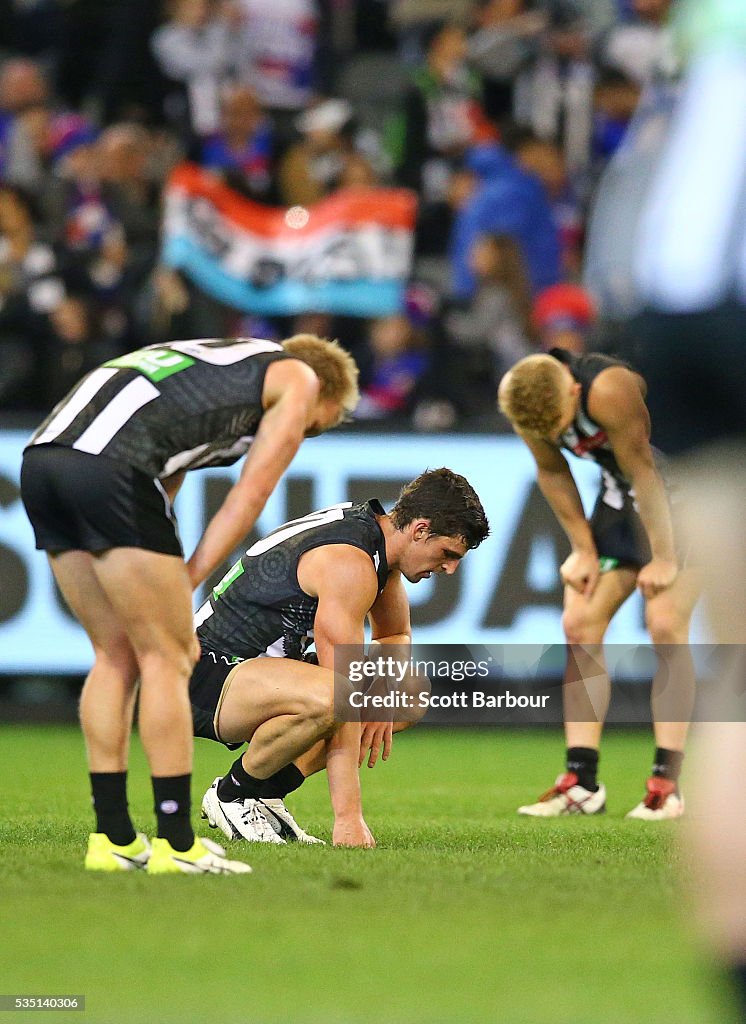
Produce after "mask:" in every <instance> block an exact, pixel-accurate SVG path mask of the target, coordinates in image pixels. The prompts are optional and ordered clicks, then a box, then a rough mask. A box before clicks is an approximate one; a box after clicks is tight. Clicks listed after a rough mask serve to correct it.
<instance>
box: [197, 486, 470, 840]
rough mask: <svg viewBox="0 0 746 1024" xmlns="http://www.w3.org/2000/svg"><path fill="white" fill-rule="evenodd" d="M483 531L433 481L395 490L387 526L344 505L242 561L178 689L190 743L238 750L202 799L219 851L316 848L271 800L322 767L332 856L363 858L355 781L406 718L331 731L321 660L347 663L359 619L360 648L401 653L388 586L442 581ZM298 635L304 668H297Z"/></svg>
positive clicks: (290, 526)
mask: <svg viewBox="0 0 746 1024" xmlns="http://www.w3.org/2000/svg"><path fill="white" fill-rule="evenodd" d="M488 532H489V527H488V523H487V518H486V516H485V513H484V509H483V508H482V505H481V502H480V500H479V498H478V497H477V495H476V493H475V491H474V489H473V488H472V487H471V485H470V484H469V483H468V481H467V480H466V479H465V478H464V477H463V476H459V475H458V474H456V473H453V472H452V471H451V470H449V469H437V470H433V471H430V472H426V473H423V474H422V475H421V476H419V477H417V479H415V480H413V481H412V482H411V483H409V484H407V485H406V486H405V487H404V488H403V490H402V492H401V494H400V496H399V499H398V501H397V503H396V504H395V506H394V507H393V509H392V510H391V512H390V513H389V514H388V515H387V514H386V513H385V512H384V509H383V507H382V506H381V505H380V503H379V502H378V501H376V500H375V499H373V500H370V501H367V502H365V503H363V504H359V505H353V504H351V503H350V502H346V503H343V504H340V505H335V506H332V507H331V508H327V509H323V510H322V511H319V512H313V513H311V514H310V515H308V516H305V517H304V518H302V519H296V520H294V521H292V522H290V523H287V524H285V525H284V526H281V527H279V528H278V529H277V530H275V531H274V532H273V533H271V534H269V535H268V536H267V537H265V538H264V539H263V540H260V541H258V542H257V543H256V544H254V545H253V546H252V547H251V548H249V550H248V551H247V552H246V554H245V555H244V556H243V557H242V558H241V560H240V561H239V562H237V563H236V564H235V565H234V566H233V568H232V569H231V570H230V571H229V572H228V573H227V574H226V576H225V577H224V579H223V580H222V582H221V583H220V584H219V585H218V586H217V587H216V588H215V589H214V591H213V592H212V595H211V596H210V598H209V599H208V600H207V601H206V602H205V603H204V604H203V605H202V607H201V608H200V609H199V611H198V612H197V615H196V619H195V622H196V626H197V637H198V639H199V642H200V646H201V650H202V655H201V658H200V660H199V662H198V663H197V665H196V667H195V669H194V672H193V673H192V679H191V683H190V697H191V701H192V715H193V718H194V727H195V735H197V736H202V737H205V738H208V739H212V740H216V741H217V742H220V743H224V744H226V745H227V746H240V745H241V744H242V743H244V742H249V747H248V750H246V751H245V752H244V753H243V754H242V756H241V757H239V758H238V759H237V760H236V762H235V763H234V764H233V765H232V766H231V768H230V770H229V771H228V772H227V773H226V775H225V776H224V777H223V778H217V779H215V781H214V782H213V784H212V785H211V786H210V788H209V789H208V791H207V792H206V793H205V796H204V798H203V801H202V812H203V816H204V817H206V818H207V819H208V821H209V823H210V825H212V826H215V827H218V828H220V829H222V831H223V832H224V833H225V835H226V836H228V837H229V838H231V839H241V838H243V839H247V840H249V841H259V842H275V843H277V842H283V841H285V840H298V841H300V842H306V843H309V842H311V843H312V842H318V841H319V840H316V839H314V838H313V837H311V836H309V835H308V834H307V833H306V832H305V831H304V830H303V829H302V828H301V827H300V826H299V825H298V824H297V822H296V821H295V819H294V818H293V816H292V815H291V814H290V812H289V811H288V809H287V807H286V806H285V803H284V798H285V797H286V796H287V794H288V793H290V792H292V791H293V790H296V789H298V787H299V786H300V785H301V784H302V783H303V781H304V780H305V778H306V777H307V776H308V775H310V774H312V773H314V772H317V771H320V770H321V769H322V768H324V767H325V768H326V772H327V777H328V783H329V793H330V797H331V804H332V810H333V815H334V827H333V832H332V838H333V842H334V845H335V846H363V847H371V846H375V840H374V839H373V836H372V834H371V832H370V829H369V828H368V826H367V824H366V822H365V819H364V817H363V810H362V802H361V795H360V780H359V775H358V769H359V767H360V765H361V764H362V761H363V760H364V758H365V756H366V754H368V764H369V766H370V767H373V766H374V765H375V764H376V762H377V760H378V757H379V753H382V757H383V759H384V760H386V759H387V758H388V756H389V752H390V750H391V743H392V735H393V733H394V732H397V731H399V730H400V729H403V728H406V727H407V725H409V724H411V719H410V721H407V722H398V723H394V722H391V721H389V722H368V723H367V724H365V725H364V726H361V723H360V721H339V720H335V684H336V688H337V698H338V699H339V697H340V693H342V694H348V693H349V692H350V685H351V684H350V683H349V681H348V680H347V679H346V678H344V676H341V677H340V674H339V673H340V669H342V671H343V672H346V669H349V665H348V664H347V665H346V664H345V660H344V655H343V658H342V661H341V662H340V660H339V655H338V661H337V664H336V665H335V657H334V655H335V648H337V649H338V648H340V646H342V645H348V646H349V649H350V651H352V649H353V648H356V649H357V651H358V652H359V651H360V650H361V649H362V645H363V642H364V628H365V620H366V617H367V618H368V620H369V622H370V625H371V638H372V641H373V643H374V644H396V645H405V646H407V647H408V645H409V643H410V639H411V627H410V616H409V602H408V600H407V595H406V591H405V588H404V585H403V580H402V577H404V578H406V579H407V580H409V581H410V582H411V583H417V582H418V581H419V580H423V579H427V578H428V577H429V576H430V575H431V574H433V573H447V574H448V575H450V574H452V573H454V572H455V571H456V569H457V568H458V565H459V562H460V561H461V559H462V558H463V556H464V555H465V554H466V552H467V551H469V550H470V549H472V548H476V547H478V545H479V544H481V542H482V541H483V540H484V539H485V537H486V536H487V534H488ZM311 636H312V637H313V642H314V644H315V647H316V653H317V656H318V664H311V663H309V662H306V661H304V660H303V653H304V650H305V648H306V647H307V645H308V644H309V642H310V637H311ZM400 652H401V647H398V648H397V656H400ZM340 653H342V652H340ZM350 657H354V655H353V654H352V653H351V654H350ZM347 660H348V661H349V659H347ZM335 668H336V670H337V674H336V675H335ZM340 687H341V688H342V690H340ZM348 704H349V701H348ZM339 717H342V716H341V715H340V716H339ZM345 717H346V716H345ZM350 717H352V715H351V716H350Z"/></svg>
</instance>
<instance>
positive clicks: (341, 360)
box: [282, 334, 360, 418]
mask: <svg viewBox="0 0 746 1024" xmlns="http://www.w3.org/2000/svg"><path fill="white" fill-rule="evenodd" d="M282 347H283V348H284V349H285V351H286V352H287V354H288V355H290V356H293V358H294V359H300V360H301V361H302V362H304V363H307V364H308V366H310V367H311V369H312V370H313V372H314V373H315V374H316V376H317V377H318V378H319V381H320V382H321V392H320V396H319V397H320V398H322V399H331V400H332V401H335V402H339V404H340V405H341V407H342V410H343V417H342V418H344V416H349V415H350V413H352V412H353V410H354V409H355V407H356V406H357V403H358V402H359V401H360V389H359V387H358V377H359V376H360V371H359V370H358V368H357V363H356V362H355V360H354V359H353V358H352V356H351V355H350V353H349V352H347V351H346V349H343V348H342V346H341V345H340V344H339V342H338V341H328V340H327V339H326V338H319V337H318V336H317V335H315V334H294V335H293V337H292V338H286V339H285V341H283V342H282Z"/></svg>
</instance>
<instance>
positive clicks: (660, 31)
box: [600, 0, 676, 86]
mask: <svg viewBox="0 0 746 1024" xmlns="http://www.w3.org/2000/svg"><path fill="white" fill-rule="evenodd" d="M671 6H672V0H632V10H633V13H634V15H635V17H634V18H633V19H631V20H628V21H623V22H621V23H620V24H618V25H616V26H615V27H614V28H612V29H611V31H610V32H609V33H608V35H607V36H606V39H605V40H604V42H603V44H602V46H601V52H600V60H601V63H602V64H603V65H605V66H606V67H611V68H615V69H616V70H617V71H620V72H621V73H622V74H623V75H624V76H625V77H626V78H628V79H631V80H632V81H633V82H636V83H637V84H638V85H640V86H642V85H645V84H646V83H647V82H649V81H650V80H651V79H652V78H654V77H655V76H656V75H657V74H658V73H660V72H663V73H664V74H668V73H670V72H671V71H672V70H673V68H674V66H675V64H676V59H675V57H674V46H673V38H672V34H671V30H670V28H669V26H668V18H669V15H670V13H671Z"/></svg>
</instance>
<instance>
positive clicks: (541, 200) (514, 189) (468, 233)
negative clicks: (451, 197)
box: [450, 144, 561, 301]
mask: <svg viewBox="0 0 746 1024" xmlns="http://www.w3.org/2000/svg"><path fill="white" fill-rule="evenodd" d="M465 167H466V170H467V172H468V174H467V175H466V176H464V180H465V181H468V183H469V184H468V185H467V187H466V188H465V189H464V190H463V192H464V193H465V198H463V200H462V205H461V206H460V208H459V209H458V210H457V211H456V214H455V217H454V221H453V230H452V234H451V240H450V259H451V276H452V294H453V297H454V298H455V299H457V300H462V301H465V300H468V299H471V298H472V297H473V295H474V292H475V289H476V280H475V277H474V274H473V272H472V269H471V267H470V265H469V254H470V252H471V249H472V246H473V244H474V241H475V240H476V238H477V237H478V236H479V235H484V234H492V235H509V236H511V237H512V238H515V240H516V241H517V242H518V244H519V245H520V247H521V254H522V256H523V258H524V260H525V261H526V266H527V268H528V275H529V280H530V282H531V288H532V290H533V291H538V290H539V289H541V288H545V287H547V286H548V285H550V284H555V283H556V282H557V281H559V280H560V277H561V270H560V243H559V233H558V231H557V228H556V225H555V223H554V220H553V217H552V209H551V206H550V204H549V200H548V198H547V194H546V189H545V188H544V186H543V184H542V183H541V182H540V181H539V180H538V179H537V178H536V177H535V176H534V175H533V174H529V173H528V172H527V171H525V170H524V169H523V168H522V167H521V166H520V165H519V164H518V163H517V162H516V160H515V159H514V158H513V157H512V155H511V154H510V153H509V152H508V151H507V150H506V149H505V148H504V147H502V146H498V145H496V144H493V145H490V146H480V147H476V148H475V149H473V150H472V151H471V152H470V153H469V154H468V156H467V159H466V161H465Z"/></svg>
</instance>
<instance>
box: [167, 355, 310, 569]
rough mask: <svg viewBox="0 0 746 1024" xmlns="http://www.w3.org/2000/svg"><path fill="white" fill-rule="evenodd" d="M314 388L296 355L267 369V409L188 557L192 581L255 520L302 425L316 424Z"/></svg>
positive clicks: (300, 436)
mask: <svg viewBox="0 0 746 1024" xmlns="http://www.w3.org/2000/svg"><path fill="white" fill-rule="evenodd" d="M318 394H319V381H318V378H317V377H316V375H315V374H314V372H313V370H311V368H310V367H308V366H306V365H305V364H304V363H301V362H299V361H298V360H283V361H281V362H277V363H274V364H273V365H272V366H270V367H269V369H268V370H267V374H266V377H265V383H264V391H263V393H262V401H263V405H264V408H265V413H264V415H263V416H262V420H261V423H260V425H259V430H258V431H257V434H256V438H255V439H254V442H253V444H252V446H251V448H250V450H249V453H248V455H247V456H246V459H245V461H244V464H243V467H242V470H241V475H240V476H239V478H238V480H237V481H236V483H235V485H234V486H233V487H232V488H231V490H230V491H229V492H228V495H227V496H226V499H225V501H224V502H223V504H222V505H221V507H220V508H219V509H218V511H217V513H216V514H215V516H214V517H213V519H212V521H211V522H210V524H209V525H208V527H207V529H206V530H205V533H204V534H203V536H202V539H201V540H200V542H199V544H198V545H197V547H196V549H195V551H194V553H193V555H192V557H191V558H190V559H189V561H188V562H187V569H188V571H189V577H190V579H191V582H192V587H198V586H199V584H200V583H202V582H203V581H204V580H205V579H207V577H208V576H209V575H210V573H211V572H213V571H214V570H215V569H216V568H217V567H218V566H219V565H220V564H221V562H223V561H224V560H225V559H226V558H227V557H228V555H229V554H230V553H231V552H232V551H234V550H235V548H236V546H237V545H238V544H239V543H240V542H241V541H242V540H243V539H244V537H245V536H246V535H247V533H248V532H249V531H250V530H251V528H252V527H253V526H254V524H255V522H256V520H257V518H258V516H259V515H260V513H261V511H262V509H263V508H264V506H265V504H266V502H267V499H268V498H269V496H270V494H271V493H272V491H273V490H274V488H275V486H276V485H277V482H278V480H279V479H280V477H281V476H282V474H283V473H284V472H285V470H286V469H287V467H288V466H289V465H290V463H291V462H292V460H293V457H294V456H295V453H296V452H297V451H298V448H299V447H300V445H301V443H302V441H303V438H304V437H305V436H306V431H307V430H309V429H310V428H315V427H316V424H315V423H314V422H313V421H314V417H315V411H316V403H317V399H318Z"/></svg>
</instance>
